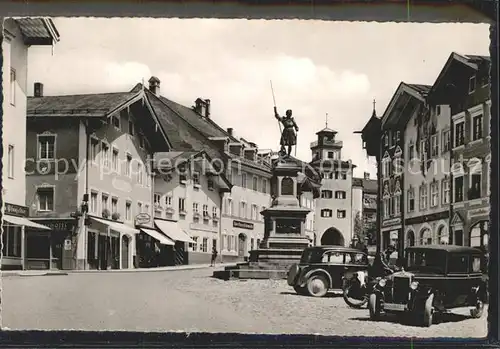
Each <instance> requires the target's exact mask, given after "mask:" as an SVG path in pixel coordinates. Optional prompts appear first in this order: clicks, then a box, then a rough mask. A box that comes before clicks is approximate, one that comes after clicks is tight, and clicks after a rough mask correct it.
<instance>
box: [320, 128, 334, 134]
mask: <svg viewBox="0 0 500 349" xmlns="http://www.w3.org/2000/svg"><path fill="white" fill-rule="evenodd" d="M321 133H333V134H337V131H335V130H332V129H331V128H328V127H325V128H324V129H322V130H319V131H318V132H316V134H317V135H318V134H321Z"/></svg>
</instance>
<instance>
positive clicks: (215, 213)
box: [212, 206, 219, 218]
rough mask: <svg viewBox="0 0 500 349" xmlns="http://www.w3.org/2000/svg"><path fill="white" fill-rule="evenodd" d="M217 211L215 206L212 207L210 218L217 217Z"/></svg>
mask: <svg viewBox="0 0 500 349" xmlns="http://www.w3.org/2000/svg"><path fill="white" fill-rule="evenodd" d="M218 213H219V211H218V210H217V207H216V206H213V207H212V218H217V217H218Z"/></svg>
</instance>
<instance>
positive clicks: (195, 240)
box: [191, 236, 198, 252]
mask: <svg viewBox="0 0 500 349" xmlns="http://www.w3.org/2000/svg"><path fill="white" fill-rule="evenodd" d="M191 239H192V240H193V241H194V242H192V243H191V246H192V247H193V251H194V252H196V251H197V250H198V237H197V236H193V237H191Z"/></svg>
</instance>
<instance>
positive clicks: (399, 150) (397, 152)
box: [394, 145, 403, 156]
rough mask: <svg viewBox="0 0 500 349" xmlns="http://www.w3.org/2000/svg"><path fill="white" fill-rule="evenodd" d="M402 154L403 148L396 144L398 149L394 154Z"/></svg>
mask: <svg viewBox="0 0 500 349" xmlns="http://www.w3.org/2000/svg"><path fill="white" fill-rule="evenodd" d="M401 154H403V151H402V150H401V147H400V146H399V145H398V146H396V150H395V151H394V155H395V156H400V155H401Z"/></svg>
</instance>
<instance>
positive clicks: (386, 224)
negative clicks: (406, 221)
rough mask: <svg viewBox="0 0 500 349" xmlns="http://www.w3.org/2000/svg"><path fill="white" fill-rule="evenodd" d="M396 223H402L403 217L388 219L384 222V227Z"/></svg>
mask: <svg viewBox="0 0 500 349" xmlns="http://www.w3.org/2000/svg"><path fill="white" fill-rule="evenodd" d="M396 224H401V218H393V219H388V220H385V221H383V222H382V226H383V227H387V226H389V225H396Z"/></svg>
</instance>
